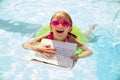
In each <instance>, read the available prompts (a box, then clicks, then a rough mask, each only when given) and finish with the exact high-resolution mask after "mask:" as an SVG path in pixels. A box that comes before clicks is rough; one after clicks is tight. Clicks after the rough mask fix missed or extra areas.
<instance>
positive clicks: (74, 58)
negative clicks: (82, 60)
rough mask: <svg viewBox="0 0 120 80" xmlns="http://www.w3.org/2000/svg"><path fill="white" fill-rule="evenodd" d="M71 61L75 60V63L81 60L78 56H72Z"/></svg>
mask: <svg viewBox="0 0 120 80" xmlns="http://www.w3.org/2000/svg"><path fill="white" fill-rule="evenodd" d="M71 59H73V61H75V62H76V61H77V60H78V59H79V57H78V56H71Z"/></svg>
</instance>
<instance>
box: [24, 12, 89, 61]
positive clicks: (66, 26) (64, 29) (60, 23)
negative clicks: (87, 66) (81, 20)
mask: <svg viewBox="0 0 120 80" xmlns="http://www.w3.org/2000/svg"><path fill="white" fill-rule="evenodd" d="M49 28H50V33H48V34H45V35H43V36H40V37H38V38H35V39H33V40H31V41H28V42H26V43H24V44H23V47H24V48H27V49H31V50H34V51H38V52H40V53H41V54H42V55H44V56H46V57H48V58H49V57H52V56H53V55H54V54H55V51H56V50H55V49H54V48H51V47H50V46H49V45H46V46H34V45H33V44H35V43H37V42H40V41H41V40H42V38H47V39H52V40H59V41H64V42H70V43H76V44H77V47H79V48H81V49H82V50H83V52H82V53H81V54H79V55H78V56H71V59H73V60H75V61H76V60H77V59H78V58H82V57H85V56H87V55H89V54H90V53H91V50H90V49H89V48H87V47H86V46H85V45H84V44H83V43H81V42H80V41H78V40H77V38H76V36H75V35H74V34H72V33H70V32H71V30H72V19H71V17H70V16H69V14H68V13H66V12H64V11H59V12H56V13H55V14H54V15H53V16H52V18H51V20H50V26H49Z"/></svg>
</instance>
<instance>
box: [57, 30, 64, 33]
mask: <svg viewBox="0 0 120 80" xmlns="http://www.w3.org/2000/svg"><path fill="white" fill-rule="evenodd" d="M56 32H57V33H63V32H64V31H59V30H56Z"/></svg>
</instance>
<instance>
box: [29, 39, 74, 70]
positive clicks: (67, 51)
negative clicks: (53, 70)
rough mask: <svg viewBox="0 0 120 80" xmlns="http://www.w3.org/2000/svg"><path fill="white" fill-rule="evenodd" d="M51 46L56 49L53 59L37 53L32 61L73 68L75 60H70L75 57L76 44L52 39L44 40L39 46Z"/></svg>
mask: <svg viewBox="0 0 120 80" xmlns="http://www.w3.org/2000/svg"><path fill="white" fill-rule="evenodd" d="M44 45H50V46H51V47H52V48H55V49H56V53H55V56H54V57H53V58H50V59H49V58H45V57H44V56H43V55H42V54H40V53H36V54H35V56H34V57H33V58H32V59H31V60H32V61H37V62H42V63H45V64H51V65H55V66H59V67H64V68H72V67H73V66H74V63H73V60H72V59H71V58H70V57H71V56H74V55H75V52H76V44H74V43H69V42H61V41H55V40H50V39H42V41H41V42H40V45H39V46H44Z"/></svg>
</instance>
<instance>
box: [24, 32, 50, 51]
mask: <svg viewBox="0 0 120 80" xmlns="http://www.w3.org/2000/svg"><path fill="white" fill-rule="evenodd" d="M47 35H48V34H45V35H43V36H40V37H38V38H34V39H32V40H30V41H27V42H25V43H23V44H22V46H23V47H24V48H25V49H31V50H35V51H37V49H38V46H34V45H33V44H35V43H37V42H40V41H41V40H42V38H46V37H47Z"/></svg>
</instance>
